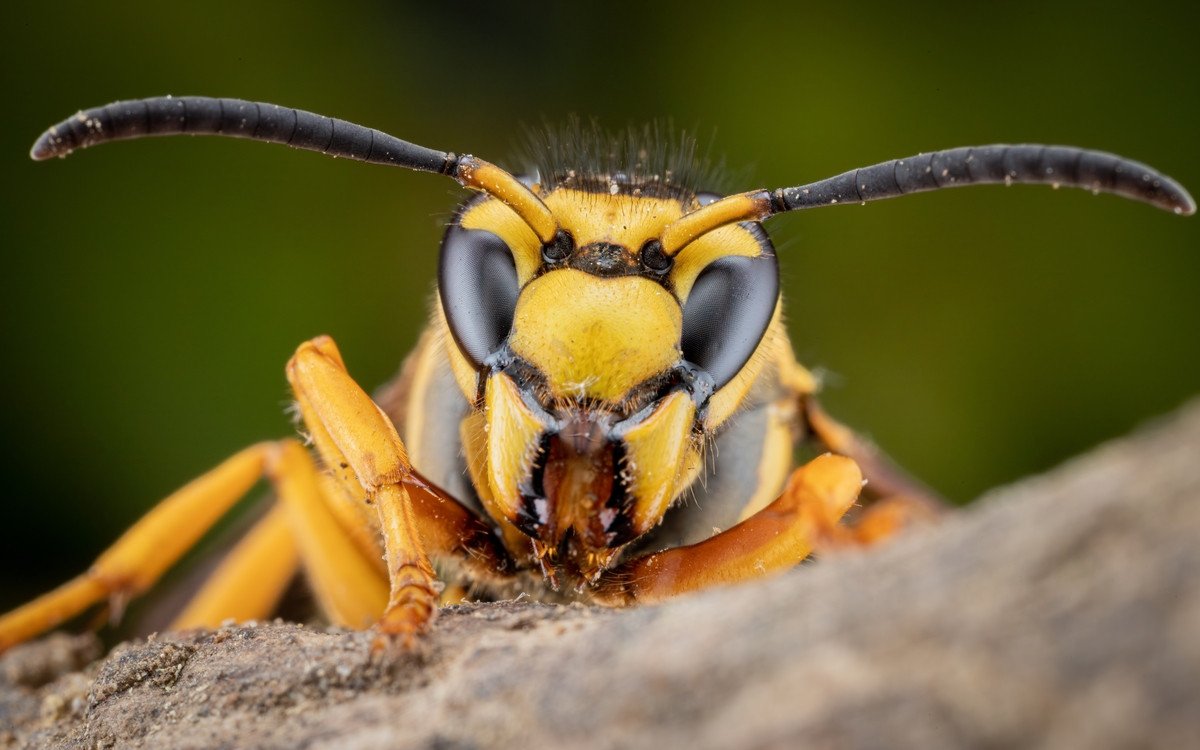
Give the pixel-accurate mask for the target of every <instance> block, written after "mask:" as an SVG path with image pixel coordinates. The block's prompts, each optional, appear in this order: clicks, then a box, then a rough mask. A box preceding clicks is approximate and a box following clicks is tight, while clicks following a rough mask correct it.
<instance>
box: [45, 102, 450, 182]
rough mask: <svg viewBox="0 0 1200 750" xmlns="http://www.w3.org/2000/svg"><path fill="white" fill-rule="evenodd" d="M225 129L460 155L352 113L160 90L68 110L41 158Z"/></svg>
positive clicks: (370, 154) (392, 159)
mask: <svg viewBox="0 0 1200 750" xmlns="http://www.w3.org/2000/svg"><path fill="white" fill-rule="evenodd" d="M181 134H183V135H224V136H229V137H231V138H249V139H252V140H256V141H267V142H269V143H283V144H286V145H288V146H291V147H292V148H299V149H304V150H306V151H317V152H320V153H322V154H329V155H330V156H335V157H345V158H347V159H354V160H356V161H365V162H369V163H371V164H386V165H390V166H395V167H405V168H408V169H415V170H419V171H422V172H436V173H439V174H445V175H450V176H455V172H456V169H457V168H458V158H457V157H456V156H455V155H454V154H451V153H447V152H445V151H437V150H435V149H431V148H425V147H424V146H418V145H416V144H413V143H409V142H408V141H402V140H400V139H399V138H396V137H394V136H390V135H388V134H387V133H384V132H382V131H379V130H375V129H374V128H367V127H363V126H362V125H356V124H354V123H352V122H347V121H346V120H339V119H337V118H333V117H325V116H324V115H318V114H314V113H312V112H306V111H304V110H302V109H291V108H290V107H280V106H279V105H277V104H264V103H261V102H248V101H245V100H242V99H214V98H212V97H207V96H178V97H172V96H158V97H153V98H150V99H134V100H130V101H121V102H113V103H112V104H107V105H105V106H103V107H93V108H92V109H87V110H84V111H82V112H79V113H77V114H76V115H74V116H73V117H68V118H67V119H65V120H63V121H62V122H60V123H59V124H57V125H55V126H54V127H52V128H50V129H49V130H47V131H46V132H45V133H42V136H41V137H40V138H38V139H37V142H36V143H34V144H33V149H32V150H30V152H29V155H30V156H31V157H33V158H34V159H36V160H38V161H42V160H44V159H49V158H51V157H53V156H59V157H63V156H67V155H68V154H70V153H71V152H72V151H74V150H75V149H77V148H87V147H88V146H95V145H96V144H98V143H107V142H108V141H116V140H123V139H129V138H143V137H146V136H152V135H181Z"/></svg>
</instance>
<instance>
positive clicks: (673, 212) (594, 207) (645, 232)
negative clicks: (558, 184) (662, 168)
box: [545, 188, 683, 254]
mask: <svg viewBox="0 0 1200 750" xmlns="http://www.w3.org/2000/svg"><path fill="white" fill-rule="evenodd" d="M545 200H546V205H547V206H548V207H549V208H550V210H551V211H553V212H554V216H555V218H556V219H557V220H558V223H559V226H561V227H563V228H564V229H566V230H568V231H569V232H570V233H571V236H572V237H574V238H575V245H576V247H583V246H585V245H590V244H592V243H593V242H609V243H612V244H614V245H621V246H623V247H625V248H627V249H628V250H629V251H630V252H631V253H633V254H637V253H638V252H639V251H641V249H642V245H644V244H645V243H646V241H647V240H650V239H655V238H657V237H658V236H659V234H660V233H661V232H662V230H663V229H665V228H666V227H667V226H668V225H669V224H670V223H671V222H673V221H675V220H677V219H678V218H679V217H681V216H683V205H682V204H681V203H680V202H679V201H677V200H674V199H672V198H648V197H645V196H633V195H620V194H618V195H610V194H608V193H591V192H587V191H584V190H572V189H570V188H558V189H557V190H555V191H553V192H551V193H550V194H548V195H547V196H546V198H545Z"/></svg>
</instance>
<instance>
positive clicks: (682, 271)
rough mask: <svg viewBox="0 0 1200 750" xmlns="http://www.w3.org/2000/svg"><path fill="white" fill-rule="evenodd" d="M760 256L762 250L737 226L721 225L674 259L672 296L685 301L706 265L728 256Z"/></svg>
mask: <svg viewBox="0 0 1200 750" xmlns="http://www.w3.org/2000/svg"><path fill="white" fill-rule="evenodd" d="M761 254H762V247H761V246H759V244H758V239H756V238H755V236H754V235H753V234H751V233H750V232H749V231H748V230H746V229H745V228H743V227H739V226H725V227H721V228H720V229H714V230H713V231H711V232H709V233H708V234H705V235H703V236H702V237H700V238H699V239H697V240H696V241H695V242H693V243H692V244H690V245H688V248H687V252H686V253H682V254H680V255H677V256H676V257H675V267H674V268H672V269H671V283H672V284H674V286H675V294H676V295H678V296H679V299H680V300H682V301H683V302H687V298H688V295H689V294H691V292H692V286H693V285H694V284H695V283H696V279H697V278H698V277H699V276H700V273H701V272H702V271H703V270H704V269H705V268H707V267H708V265H709V264H710V263H712V262H713V261H716V260H720V259H721V258H726V257H729V256H731V255H740V256H744V257H747V258H757V257H758V256H759V255H761Z"/></svg>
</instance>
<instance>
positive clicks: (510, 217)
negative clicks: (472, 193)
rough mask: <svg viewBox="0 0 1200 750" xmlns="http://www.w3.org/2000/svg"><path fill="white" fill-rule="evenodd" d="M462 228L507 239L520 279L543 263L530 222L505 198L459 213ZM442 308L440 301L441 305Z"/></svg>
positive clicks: (537, 241)
mask: <svg viewBox="0 0 1200 750" xmlns="http://www.w3.org/2000/svg"><path fill="white" fill-rule="evenodd" d="M458 223H459V226H461V227H462V228H463V229H481V230H485V231H488V232H491V233H492V234H494V235H496V236H497V237H499V238H500V239H502V240H504V243H505V244H506V245H508V249H509V250H510V251H512V254H513V265H515V266H516V268H517V282H518V283H520V284H524V283H526V282H527V281H529V280H530V279H531V278H533V275H534V274H535V273H537V270H538V267H539V266H540V265H541V264H542V242H541V240H539V239H538V237H537V235H536V234H534V233H533V230H532V229H530V228H529V225H528V224H526V223H525V222H524V220H522V219H521V217H520V216H518V215H517V213H516V212H515V211H513V210H512V209H511V208H509V207H508V206H506V205H504V203H503V202H502V201H499V200H496V199H492V200H485V201H480V202H479V203H476V204H475V205H473V206H471V207H470V208H468V209H467V210H466V211H464V212H463V214H462V216H460V217H459V222H458ZM438 307H439V309H440V308H441V305H440V304H439V305H438Z"/></svg>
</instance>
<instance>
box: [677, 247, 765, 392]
mask: <svg viewBox="0 0 1200 750" xmlns="http://www.w3.org/2000/svg"><path fill="white" fill-rule="evenodd" d="M778 299H779V266H778V264H777V263H776V260H775V255H774V254H763V255H760V256H757V257H754V258H749V257H746V256H741V255H730V256H726V257H724V258H721V259H720V260H716V261H713V262H712V263H710V264H709V265H708V267H707V268H705V269H704V271H702V272H701V273H700V276H699V277H697V279H696V283H695V284H694V285H693V286H692V291H691V292H690V293H689V294H688V298H687V302H686V303H685V304H684V306H683V341H682V349H683V357H684V359H686V360H687V361H688V362H691V363H692V364H693V365H695V366H696V367H698V368H700V369H701V370H704V371H705V372H707V373H708V374H709V375H710V376H712V379H713V385H714V388H715V389H720V388H721V387H723V386H724V385H725V384H727V383H728V382H729V381H730V380H733V378H734V376H735V375H737V374H738V372H739V371H741V369H742V367H744V366H745V364H746V362H748V361H749V360H750V355H752V354H753V353H754V350H755V349H757V348H758V344H759V342H760V341H762V337H763V334H765V333H766V332H767V326H769V325H770V324H771V316H772V315H774V313H775V303H776V302H777V301H778Z"/></svg>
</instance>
